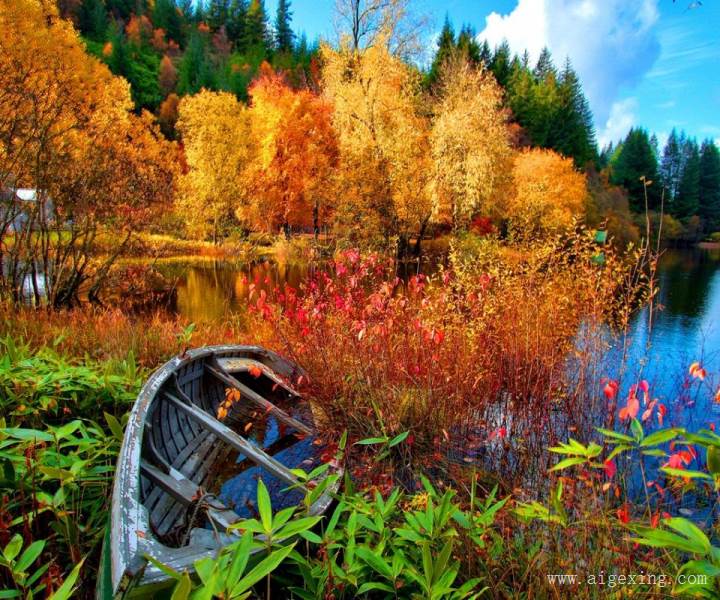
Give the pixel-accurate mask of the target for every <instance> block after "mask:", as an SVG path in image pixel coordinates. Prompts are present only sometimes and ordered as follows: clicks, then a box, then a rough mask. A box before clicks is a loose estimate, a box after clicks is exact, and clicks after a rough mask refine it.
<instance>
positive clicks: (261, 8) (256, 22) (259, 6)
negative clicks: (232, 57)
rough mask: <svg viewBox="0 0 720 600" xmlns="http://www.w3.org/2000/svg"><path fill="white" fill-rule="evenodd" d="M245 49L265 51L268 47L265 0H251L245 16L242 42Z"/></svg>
mask: <svg viewBox="0 0 720 600" xmlns="http://www.w3.org/2000/svg"><path fill="white" fill-rule="evenodd" d="M243 46H244V48H245V49H247V50H250V49H254V50H256V51H257V50H259V51H261V52H262V53H267V49H268V46H269V44H268V27H267V14H266V13H265V2H264V1H263V0H251V2H250V5H249V6H248V10H247V16H246V17H245V32H244V43H243Z"/></svg>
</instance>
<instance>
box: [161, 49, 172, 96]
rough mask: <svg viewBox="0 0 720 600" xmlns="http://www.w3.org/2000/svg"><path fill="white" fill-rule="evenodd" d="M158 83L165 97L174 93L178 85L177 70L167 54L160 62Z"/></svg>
mask: <svg viewBox="0 0 720 600" xmlns="http://www.w3.org/2000/svg"><path fill="white" fill-rule="evenodd" d="M158 82H159V83H160V89H161V90H162V91H163V93H164V94H165V95H167V94H169V93H170V92H172V91H173V90H174V89H175V85H176V84H177V69H176V68H175V65H174V64H173V62H172V60H170V57H169V56H168V55H167V54H166V55H165V56H163V57H162V60H161V61H160V70H159V72H158Z"/></svg>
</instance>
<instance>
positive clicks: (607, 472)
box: [605, 460, 617, 479]
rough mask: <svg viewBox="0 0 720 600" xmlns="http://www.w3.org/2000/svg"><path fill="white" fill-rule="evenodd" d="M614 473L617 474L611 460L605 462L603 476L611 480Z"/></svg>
mask: <svg viewBox="0 0 720 600" xmlns="http://www.w3.org/2000/svg"><path fill="white" fill-rule="evenodd" d="M615 473H617V467H616V466H615V462H614V461H612V460H606V461H605V475H607V478H608V479H612V478H613V477H614V476H615Z"/></svg>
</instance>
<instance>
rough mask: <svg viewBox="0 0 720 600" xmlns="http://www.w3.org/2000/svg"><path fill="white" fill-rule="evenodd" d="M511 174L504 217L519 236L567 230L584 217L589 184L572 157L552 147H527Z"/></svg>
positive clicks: (516, 161)
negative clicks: (547, 148)
mask: <svg viewBox="0 0 720 600" xmlns="http://www.w3.org/2000/svg"><path fill="white" fill-rule="evenodd" d="M512 174H513V190H512V193H511V194H509V197H508V201H507V203H506V204H505V215H504V216H505V217H507V218H508V219H509V221H510V224H511V227H512V229H513V231H514V232H515V233H516V234H517V235H518V236H520V237H528V236H532V235H536V234H538V233H540V234H542V233H545V232H552V231H560V230H563V229H568V228H569V227H571V226H572V224H573V221H574V220H575V219H581V218H582V216H583V214H584V211H585V204H586V201H587V195H588V191H587V185H586V181H585V176H584V175H583V174H582V173H579V172H578V171H576V170H575V167H574V166H573V161H572V159H571V158H565V157H563V156H560V155H559V154H557V153H556V152H553V151H552V150H543V149H540V148H533V149H528V150H524V151H523V152H519V153H517V154H516V156H515V163H514V166H513V170H512Z"/></svg>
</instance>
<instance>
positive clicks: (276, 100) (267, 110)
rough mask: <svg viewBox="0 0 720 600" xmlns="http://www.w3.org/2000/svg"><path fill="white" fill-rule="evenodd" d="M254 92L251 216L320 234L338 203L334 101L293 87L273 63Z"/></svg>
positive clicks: (272, 225)
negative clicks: (332, 182) (335, 200)
mask: <svg viewBox="0 0 720 600" xmlns="http://www.w3.org/2000/svg"><path fill="white" fill-rule="evenodd" d="M249 95H250V101H251V109H250V119H251V123H252V132H253V136H254V138H255V140H256V143H257V154H256V155H255V157H254V160H253V164H252V167H251V173H250V174H249V178H250V179H251V181H252V183H251V186H252V193H251V197H252V201H251V204H250V206H249V208H250V213H249V215H248V216H249V218H250V220H251V221H252V222H253V223H255V224H256V225H257V226H259V227H261V228H263V229H268V230H270V231H276V230H277V229H278V227H282V228H283V229H284V230H285V231H286V233H289V231H290V228H291V227H296V228H308V227H311V226H312V227H313V229H314V231H315V233H316V234H317V232H318V231H319V229H320V227H321V226H322V225H323V224H325V223H326V222H327V219H328V215H329V214H330V213H331V211H332V209H333V196H332V193H331V192H330V185H329V184H330V180H331V177H332V174H333V170H334V168H335V165H336V163H337V155H338V150H337V139H336V135H335V131H334V130H333V126H332V107H331V104H330V103H329V102H328V101H327V100H326V99H324V98H321V97H319V96H317V95H316V94H314V93H312V92H310V91H308V90H293V89H291V88H290V87H289V86H288V84H287V82H286V81H285V80H284V78H283V77H282V76H281V75H279V74H278V73H276V72H274V71H273V69H272V67H270V66H269V65H268V64H263V66H262V68H261V74H260V77H259V78H258V79H257V80H256V81H255V82H254V83H253V84H252V86H251V87H250V90H249Z"/></svg>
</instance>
